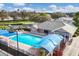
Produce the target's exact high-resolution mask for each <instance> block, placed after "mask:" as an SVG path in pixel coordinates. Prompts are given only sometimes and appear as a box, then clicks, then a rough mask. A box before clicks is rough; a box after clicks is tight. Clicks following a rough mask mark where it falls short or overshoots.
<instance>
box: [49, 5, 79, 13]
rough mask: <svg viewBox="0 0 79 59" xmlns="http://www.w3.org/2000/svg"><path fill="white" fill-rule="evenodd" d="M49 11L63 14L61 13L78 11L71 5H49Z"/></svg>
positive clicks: (77, 8)
mask: <svg viewBox="0 0 79 59" xmlns="http://www.w3.org/2000/svg"><path fill="white" fill-rule="evenodd" d="M49 9H51V11H52V12H63V13H70V12H78V11H79V7H75V6H73V5H68V6H64V7H62V6H61V7H59V6H56V5H50V6H49Z"/></svg>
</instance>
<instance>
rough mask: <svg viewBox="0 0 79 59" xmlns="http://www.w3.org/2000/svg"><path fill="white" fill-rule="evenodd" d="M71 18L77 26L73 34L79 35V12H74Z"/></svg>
mask: <svg viewBox="0 0 79 59" xmlns="http://www.w3.org/2000/svg"><path fill="white" fill-rule="evenodd" d="M73 20H74V25H75V26H77V27H78V29H77V31H76V33H75V35H77V36H78V35H79V12H77V13H75V15H74V17H73Z"/></svg>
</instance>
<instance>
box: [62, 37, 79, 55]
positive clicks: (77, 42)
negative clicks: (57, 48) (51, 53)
mask: <svg viewBox="0 0 79 59" xmlns="http://www.w3.org/2000/svg"><path fill="white" fill-rule="evenodd" d="M78 55H79V36H78V37H75V38H73V41H72V43H71V45H68V46H67V47H66V48H65V50H64V53H63V56H78Z"/></svg>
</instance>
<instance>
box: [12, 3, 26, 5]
mask: <svg viewBox="0 0 79 59" xmlns="http://www.w3.org/2000/svg"><path fill="white" fill-rule="evenodd" d="M14 5H15V6H25V3H14Z"/></svg>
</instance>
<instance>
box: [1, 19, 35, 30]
mask: <svg viewBox="0 0 79 59" xmlns="http://www.w3.org/2000/svg"><path fill="white" fill-rule="evenodd" d="M33 23H34V22H31V21H25V20H16V21H0V29H6V28H8V26H7V25H9V24H33ZM6 24H7V25H6Z"/></svg>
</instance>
